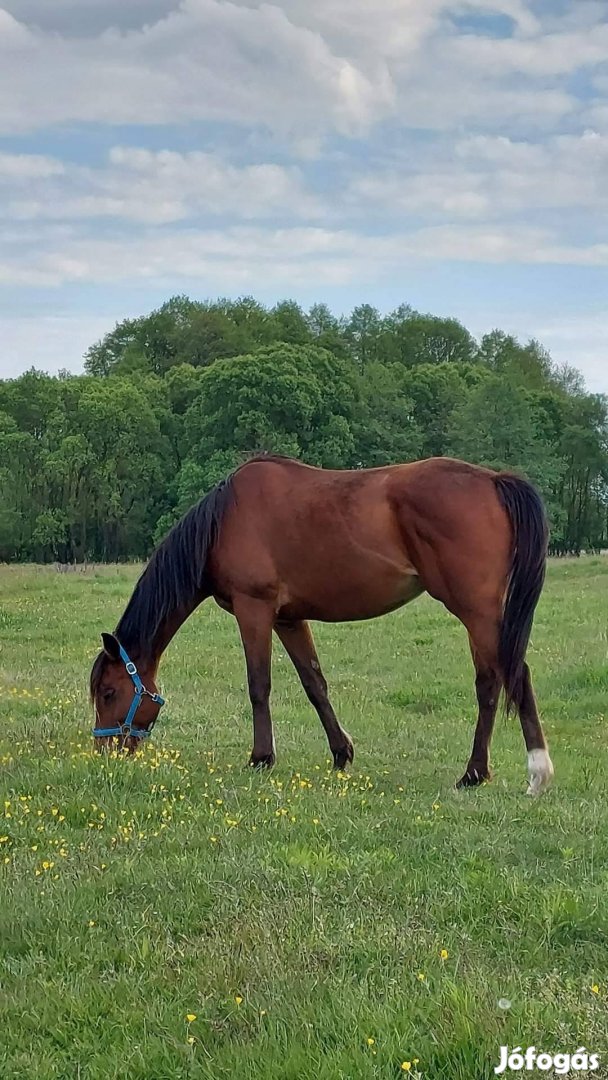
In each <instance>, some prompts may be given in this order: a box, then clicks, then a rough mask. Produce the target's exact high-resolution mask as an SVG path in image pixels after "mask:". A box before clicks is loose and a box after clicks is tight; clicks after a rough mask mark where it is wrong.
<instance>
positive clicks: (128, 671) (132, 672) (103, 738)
mask: <svg viewBox="0 0 608 1080" xmlns="http://www.w3.org/2000/svg"><path fill="white" fill-rule="evenodd" d="M101 639H102V642H103V649H102V651H101V652H100V653H99V655H98V657H97V659H96V660H95V663H94V664H93V670H92V671H91V700H92V702H93V706H94V708H95V727H94V728H93V735H94V737H95V745H96V747H97V749H98V750H105V749H107V750H109V749H112V748H113V747H115V746H116V745H117V746H118V748H119V749H122V750H128V751H129V752H130V753H133V752H134V751H135V750H137V749H138V747H140V746H141V745H142V743H143V740H144V738H145V737H146V736H147V735H149V734H150V732H151V730H152V728H153V727H154V724H155V723H156V720H157V718H158V714H159V712H160V710H161V707H162V706H163V705H164V700H163V698H162V697H161V696H160V694H159V693H158V690H157V687H156V684H155V681H154V676H155V667H154V666H153V665H151V664H149V663H144V662H142V663H141V666H140V667H139V669H138V667H136V665H135V664H134V663H133V661H132V660H131V658H130V657H129V655H128V654H127V652H126V651H125V649H124V648H123V647H122V645H121V644H120V642H119V641H118V640H117V638H115V637H114V635H113V634H102V635H101ZM114 740H118V742H117V743H115V741H114Z"/></svg>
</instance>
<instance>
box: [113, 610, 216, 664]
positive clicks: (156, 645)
mask: <svg viewBox="0 0 608 1080" xmlns="http://www.w3.org/2000/svg"><path fill="white" fill-rule="evenodd" d="M202 599H204V597H203V598H202ZM199 602H200V601H199ZM197 607H198V603H196V604H193V605H192V607H191V608H190V609H187V608H177V609H176V610H175V611H172V612H171V614H170V615H167V617H166V618H165V619H164V620H163V621H162V622H161V624H160V626H159V627H158V629H157V631H156V633H155V635H154V638H153V639H152V640H151V639H150V638H146V636H145V634H142V635H141V640H140V641H139V642H134V643H133V644H132V645H131V646H130V643H127V644H126V646H125V647H126V649H127V652H129V651H131V652H132V659H133V660H135V662H136V663H137V664H138V665H145V666H146V667H147V668H148V669H149V670H150V671H151V672H152V673H154V674H155V673H156V670H157V668H158V665H159V663H160V661H161V658H162V655H163V653H164V651H165V649H166V648H167V646H168V645H169V643H170V642H171V641H172V640H173V638H174V637H175V635H176V634H177V631H178V630H179V629H180V627H181V626H183V624H184V623H185V621H186V619H188V618H189V617H190V615H191V614H192V612H193V611H194V610H195V608H197ZM116 633H117V636H118V639H119V641H120V640H121V635H120V625H119V626H118V628H117V631H116ZM123 644H124V642H123ZM129 646H130V648H129Z"/></svg>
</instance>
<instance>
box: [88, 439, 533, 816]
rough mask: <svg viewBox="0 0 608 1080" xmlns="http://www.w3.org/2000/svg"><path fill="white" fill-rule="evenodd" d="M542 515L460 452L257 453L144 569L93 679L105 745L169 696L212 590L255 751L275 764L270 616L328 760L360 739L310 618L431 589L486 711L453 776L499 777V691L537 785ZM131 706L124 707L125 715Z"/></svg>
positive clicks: (133, 736)
mask: <svg viewBox="0 0 608 1080" xmlns="http://www.w3.org/2000/svg"><path fill="white" fill-rule="evenodd" d="M547 546H548V528H547V520H546V515H545V511H544V507H543V503H542V500H541V497H540V495H539V494H538V492H537V491H536V489H535V488H534V487H533V486H532V484H530V483H529V482H528V481H527V480H526V479H524V478H523V477H520V476H518V475H516V474H514V473H509V472H497V471H493V470H491V469H487V468H484V467H481V466H477V465H471V464H468V463H467V462H464V461H459V460H456V459H453V458H427V459H425V460H422V461H415V462H410V463H407V464H401V465H390V466H386V467H380V468H371V469H353V470H333V469H321V468H316V467H313V466H311V465H306V464H303V463H302V462H299V461H295V460H292V459H290V458H283V457H280V456H274V455H263V456H258V457H255V458H252V459H249V460H248V461H246V462H245V463H244V464H242V465H240V466H239V467H238V468H237V469H236V470H235V471H234V472H233V473H232V474H231V475H230V476H229V477H228V478H227V479H225V480H223V481H222V482H221V483H219V484H218V485H217V486H216V487H215V488H213V490H212V491H210V492H209V494H207V495H206V496H205V497H204V498H203V499H201V501H200V502H199V503H198V504H197V505H196V506H194V507H192V509H190V510H189V511H188V512H187V513H186V514H185V515H184V517H183V518H182V519H181V520H180V521H179V522H178V523H177V524H176V525H175V526H174V527H173V528H172V529H171V531H170V532H169V534H168V535H167V536H166V538H165V539H164V541H163V542H162V543H161V544H160V546H159V547H158V548H157V549H156V551H155V552H154V554H153V555H152V557H151V559H150V561H149V562H148V564H147V566H146V567H145V569H144V571H143V573H142V574H141V576H140V578H139V580H138V582H137V584H136V586H135V588H134V591H133V593H132V595H131V598H130V600H129V602H128V604H127V607H126V608H125V610H124V613H123V615H122V617H121V619H120V621H119V623H118V625H117V627H116V629H115V631H114V633H113V634H108V633H103V634H102V643H103V649H102V651H101V652H100V653H99V655H98V656H97V658H96V660H95V662H94V664H93V669H92V672H91V679H90V693H91V699H92V702H93V704H94V707H95V713H96V726H95V727H94V729H93V734H94V736H95V745H96V747H97V749H107V748H108V746H116V740H118V744H119V746H120V748H122V749H125V750H127V751H133V750H134V749H136V748H137V746H138V745H139V744H140V742H141V740H142V739H143V738H144V737H145V736H146V735H148V734H149V733H150V731H151V730H152V727H153V725H154V723H155V721H156V719H157V717H158V713H159V710H160V708H161V705H162V703H163V699H162V698H161V697H160V695H159V694H158V690H157V685H156V679H157V671H158V665H159V661H160V659H161V656H162V654H163V653H164V651H165V649H166V648H167V646H168V644H169V642H170V641H171V639H172V638H173V636H174V634H175V633H176V632H177V631H178V629H179V628H180V626H181V625H182V624H183V622H184V621H185V620H186V619H187V618H188V617H189V616H190V615H191V614H192V612H193V611H194V610H195V608H197V607H198V605H199V604H200V603H201V602H202V601H203V600H206V599H207V598H208V597H213V598H214V600H215V601H216V603H217V604H219V606H220V607H221V608H223V609H224V610H225V611H228V612H230V614H232V615H234V617H235V619H236V621H237V624H238V629H239V631H240V636H241V641H242V646H243V650H244V654H245V661H246V669H247V682H248V687H249V697H250V700H251V707H252V712H253V749H252V751H251V756H250V759H249V762H250V764H251V765H254V766H258V767H261V766H272V765H273V764H274V762H275V740H274V734H273V724H272V718H271V713H270V708H269V697H270V688H271V652H272V635H273V631H274V632H275V633H276V635H277V637H278V638H279V639H280V641H281V642H282V644H283V645H284V647H285V649H286V651H287V653H288V655H289V657H290V658H291V660H292V662H293V664H294V667H295V669H296V671H297V673H298V675H299V678H300V681H301V683H302V686H303V688H304V691H305V692H306V694H307V696H308V698H309V700H310V701H311V703H312V705H313V706H314V708H315V709H316V712H317V713H318V716H319V719H320V720H321V723H322V725H323V727H324V729H325V733H326V735H327V740H328V742H329V747H330V750H331V753H332V755H333V761H334V766H335V767H336V768H337V769H344V768H346V767H347V765H348V764H349V763H351V762H352V761H353V756H354V749H353V743H352V740H351V737H350V735H349V734H348V732H346V731H345V730H344V728H343V727H342V726H341V724H340V722H339V720H338V718H337V716H336V714H335V712H334V709H333V707H332V705H331V703H330V700H329V697H328V689H327V683H326V681H325V678H324V676H323V673H322V670H321V665H320V662H319V658H318V656H317V652H316V649H315V644H314V641H313V637H312V633H311V630H310V626H309V620H319V621H324V622H346V621H352V620H359V619H373V618H376V617H378V616H380V615H385V614H387V613H388V612H391V611H394V610H395V609H397V608H400V607H402V606H403V605H404V604H407V603H409V602H410V601H411V600H414V598H415V597H417V596H419V595H420V594H421V593H423V592H425V591H426V592H427V593H429V594H430V596H432V597H434V599H436V600H438V601H440V602H441V603H442V604H444V605H445V607H446V608H447V609H448V611H450V612H451V613H452V614H453V615H455V616H456V617H457V618H458V619H459V620H460V621H461V622H462V623H463V625H464V627H465V629H466V631H467V633H468V636H469V643H470V648H471V654H472V659H473V665H474V669H475V689H476V694H477V702H478V718H477V726H476V729H475V735H474V740H473V747H472V751H471V755H470V759H469V762H468V764H467V767H466V770H465V772H464V775H463V776H462V777H461V778H460V780H459V781H458V784H457V786H458V787H474V786H475V785H478V784H481V783H483V782H484V781H488V780H490V779H491V772H490V741H491V737H492V731H493V727H494V721H495V717H496V712H497V706H498V702H499V699H500V694H501V690H504V694H505V698H506V706H507V712H509V711H511V710H516V711H517V712H518V714H519V718H520V722H521V727H522V732H523V736H524V740H525V744H526V748H527V763H528V781H529V786H528V793H529V794H531V795H536V794H539V793H540V792H541V791H542V790H543V789H544V788H545V787H546V786H547V785H548V784H549V782H550V780H551V778H552V776H553V765H552V762H551V758H550V756H549V751H548V748H547V743H546V740H545V736H544V733H543V729H542V726H541V722H540V719H539V715H538V710H537V706H536V701H535V696H534V691H533V688H532V681H531V677H530V670H529V667H528V665H527V663H526V659H525V658H526V650H527V646H528V641H529V638H530V632H531V629H532V623H533V618H534V611H535V608H536V605H537V602H538V599H539V597H540V594H541V590H542V587H543V583H544V577H545V568H546V559H547ZM125 718H126V719H125Z"/></svg>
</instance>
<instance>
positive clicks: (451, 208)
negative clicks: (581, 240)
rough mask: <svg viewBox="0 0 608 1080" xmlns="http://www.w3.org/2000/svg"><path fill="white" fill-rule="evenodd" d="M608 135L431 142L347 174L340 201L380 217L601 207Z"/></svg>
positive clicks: (606, 187) (607, 199)
mask: <svg viewBox="0 0 608 1080" xmlns="http://www.w3.org/2000/svg"><path fill="white" fill-rule="evenodd" d="M607 177H608V135H603V134H600V133H598V132H596V131H585V132H583V133H582V134H580V135H578V134H577V135H557V136H553V137H552V138H547V139H544V140H542V141H539V142H530V141H521V140H519V141H518V140H513V139H509V138H507V137H506V136H494V135H492V136H490V135H476V136H471V137H469V138H465V139H461V140H459V141H456V142H455V143H452V142H450V143H448V144H447V145H445V146H444V147H443V150H442V152H440V151H439V150H438V149H437V147H435V148H434V149H433V154H432V155H431V158H430V160H429V161H426V160H425V159H424V158H422V160H418V161H417V162H416V163H415V167H414V168H413V167H412V163H411V161H408V160H401V161H398V162H396V163H395V164H393V165H391V166H390V167H389V168H380V167H376V168H375V169H372V170H370V171H369V172H367V173H366V174H365V175H363V176H359V177H357V178H356V179H355V180H353V181H352V183H351V185H350V187H349V192H348V200H349V202H350V203H351V204H352V205H353V206H357V205H364V206H366V207H367V210H368V212H370V211H371V212H374V211H375V210H377V209H378V208H382V212H383V214H384V215H385V216H388V215H389V214H390V213H391V212H395V213H399V214H401V215H403V214H405V215H410V216H411V215H412V214H422V215H426V216H428V215H430V216H435V217H440V218H444V219H445V218H451V219H452V220H458V219H462V218H467V219H468V218H470V219H476V220H486V221H490V220H497V219H498V220H500V219H504V218H505V217H509V218H513V217H514V216H517V215H519V216H520V217H522V216H525V215H529V214H530V213H532V212H536V211H538V210H539V209H542V210H543V211H551V210H557V209H566V208H567V209H569V210H571V211H576V212H587V213H589V212H592V213H594V214H596V215H597V214H599V215H601V217H600V218H599V220H597V219H596V220H595V222H594V228H595V230H596V231H597V227H598V224H600V226H601V225H602V223H603V231H604V234H606V227H607V226H608V222H607V221H606V216H605V215H606V211H607V210H608V182H607Z"/></svg>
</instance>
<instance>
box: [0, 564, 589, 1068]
mask: <svg viewBox="0 0 608 1080" xmlns="http://www.w3.org/2000/svg"><path fill="white" fill-rule="evenodd" d="M135 574H136V570H135V569H134V568H130V567H107V568H104V569H98V570H94V571H89V572H88V573H86V574H85V573H83V574H80V573H74V574H58V573H56V572H55V571H54V570H52V569H44V568H38V567H27V568H18V567H14V568H6V567H5V568H0V716H1V720H2V723H1V727H0V768H1V773H0V776H1V786H2V789H3V791H2V793H1V794H0V1076H1V1077H2V1080H24V1078H30V1077H36V1078H40V1080H68V1078H74V1080H76V1078H82V1080H113V1078H128V1080H182V1078H183V1080H185V1078H200V1080H203V1078H205V1080H221V1078H230V1080H232V1078H235V1077H239V1078H246V1080H292V1078H293V1080H295V1078H296V1077H297V1078H298V1080H319V1078H323V1080H330V1078H331V1080H339V1078H353V1077H355V1078H366V1080H367V1078H369V1080H372V1078H380V1077H382V1078H391V1077H397V1076H403V1075H404V1074H405V1073H409V1075H410V1076H415V1075H419V1076H423V1077H425V1078H426V1077H428V1078H433V1080H434V1078H446V1080H480V1078H486V1077H488V1078H489V1077H491V1076H493V1075H494V1073H493V1067H494V1065H495V1064H496V1063H497V1062H498V1060H499V1047H500V1045H501V1044H509V1045H510V1046H523V1047H526V1046H528V1045H532V1044H534V1045H536V1046H537V1047H542V1048H543V1049H545V1050H548V1051H549V1052H552V1053H557V1052H558V1051H565V1052H570V1053H574V1052H575V1051H576V1049H577V1048H578V1047H580V1046H581V1045H585V1046H586V1047H587V1049H588V1050H591V1051H595V1052H598V1053H600V1054H602V1052H603V1051H604V1050H606V1013H607V1005H608V970H607V966H608V961H607V957H608V948H607V947H608V904H607V903H606V893H607V888H608V799H607V779H606V778H607V775H608V770H607V766H608V743H607V740H606V722H605V715H604V713H605V709H606V702H607V693H608V662H607V650H608V646H607V635H606V610H607V606H608V560H606V559H601V558H595V559H591V558H590V559H581V560H573V561H561V562H558V563H554V564H553V565H552V566H551V567H550V573H549V579H548V584H547V588H546V591H545V594H544V597H543V599H542V601H541V605H540V608H539V612H538V616H537V622H536V628H535V635H534V643H533V648H532V649H531V653H530V660H531V664H532V668H533V673H534V675H535V682H536V687H537V691H538V695H539V699H540V704H541V709H542V713H543V716H544V721H545V727H546V730H547V734H548V738H549V742H550V746H551V750H552V755H553V759H554V763H555V767H556V780H555V785H554V787H553V789H552V790H551V791H550V792H549V793H547V794H546V795H544V796H543V797H542V798H541V799H539V800H537V801H533V800H530V799H527V798H526V796H525V795H524V792H525V787H526V782H525V781H526V777H525V753H524V747H523V740H522V737H521V732H520V730H519V725H518V724H517V722H516V721H515V720H513V719H512V720H509V721H508V722H507V721H505V720H504V719H501V720H499V722H498V724H497V731H496V735H495V739H494V755H493V757H494V768H495V781H494V783H493V784H491V785H489V786H485V787H483V788H481V789H478V790H475V791H468V792H456V791H455V790H454V789H453V783H454V781H455V780H456V779H457V777H458V776H459V775H460V774H461V773H462V770H463V767H464V765H465V763H466V760H467V757H468V753H469V749H470V743H471V739H472V734H473V723H474V696H473V680H472V668H471V665H470V660H469V656H468V650H467V643H466V635H465V633H464V631H463V629H462V627H461V626H460V625H459V624H458V623H456V621H455V620H453V619H452V618H451V617H450V616H448V615H447V614H446V613H445V612H444V611H443V609H442V608H440V607H439V606H438V605H436V604H434V603H433V602H432V601H430V600H429V599H427V598H422V599H420V600H418V601H416V602H415V603H414V604H412V605H411V606H410V607H408V608H407V609H405V610H404V611H402V612H399V613H397V614H395V615H392V616H389V617H387V618H385V619H383V620H379V621H377V622H374V623H369V624H359V625H343V626H320V627H317V628H316V636H317V641H318V645H319V651H320V655H321V658H322V661H323V665H324V669H325V673H326V675H327V678H328V681H329V683H330V688H331V691H332V697H333V700H334V703H335V705H336V707H337V709H338V711H339V713H340V715H341V717H342V719H343V721H344V723H345V726H346V727H347V728H348V730H349V731H350V732H351V734H352V735H353V737H354V739H355V744H356V750H357V757H356V761H355V766H354V768H353V770H352V772H351V775H350V777H349V778H346V777H345V776H342V775H338V776H336V775H334V774H333V773H332V772H331V770H330V768H329V755H328V751H327V746H326V744H325V742H324V736H323V733H322V730H321V726H320V724H319V723H318V721H317V719H316V716H315V715H314V714H313V713H312V710H311V708H310V706H309V704H308V702H307V701H306V699H305V697H304V694H303V692H302V690H301V689H300V686H299V684H298V682H297V679H296V676H295V673H294V672H293V670H292V669H291V666H290V664H289V662H288V660H287V658H286V657H285V656H284V655H283V654H282V650H281V647H280V646H279V645H278V644H277V646H276V648H275V662H274V688H273V702H274V716H275V722H276V734H277V744H278V753H279V764H278V765H277V766H276V768H275V769H274V770H273V772H272V773H270V774H258V773H255V772H251V771H250V770H246V769H244V768H243V765H244V762H245V761H246V758H247V755H248V751H249V747H250V716H249V707H248V703H247V700H246V696H245V692H244V686H243V684H244V675H243V659H242V654H241V648H240V645H239V643H238V639H237V632H236V626H235V624H234V623H233V621H232V620H231V619H230V618H229V617H228V616H226V615H223V614H222V613H221V612H219V611H218V610H217V609H215V608H214V607H213V606H212V605H211V604H209V605H205V606H204V607H203V608H201V610H200V611H199V612H198V613H197V614H196V615H195V616H194V617H193V618H192V619H191V620H190V621H189V623H187V624H186V626H185V627H184V629H183V630H182V631H181V633H180V634H179V636H178V637H177V638H176V640H175V642H174V643H173V645H172V646H171V648H170V650H169V651H168V653H167V656H166V658H165V661H164V663H163V667H162V668H161V675H162V678H161V682H162V687H163V692H164V693H165V694H166V696H167V698H168V704H167V706H166V708H165V710H163V715H162V719H161V722H160V724H159V726H158V727H157V730H156V731H155V734H154V738H153V741H152V743H151V745H150V746H149V747H147V748H146V750H145V751H144V752H143V753H142V754H141V755H140V756H138V757H136V758H135V759H130V760H123V759H117V758H116V756H114V757H113V758H107V759H105V760H104V759H102V758H101V757H100V756H98V755H97V754H94V753H93V752H92V750H91V741H90V738H89V734H88V732H89V728H90V723H91V716H90V710H89V705H88V702H87V696H86V683H87V678H88V673H89V668H90V664H91V661H92V658H93V655H94V653H95V651H96V648H97V643H98V640H99V632H100V631H101V630H103V629H106V630H108V629H111V628H112V627H113V626H114V624H115V623H116V621H117V618H118V615H119V614H120V612H121V610H122V607H123V605H124V603H125V601H126V599H127V597H128V595H129V593H130V590H131V588H132V585H133V582H134V580H135ZM192 1016H195V1017H196V1019H190V1020H188V1019H187V1017H192ZM604 1061H605V1063H606V1065H608V1053H606V1054H605V1056H604ZM408 1063H409V1064H410V1068H409V1069H408V1068H407V1067H406V1066H407V1065H408ZM605 1067H606V1066H602V1068H605ZM595 1075H597V1076H601V1075H604V1076H606V1075H607V1074H606V1072H602V1071H601V1070H600V1072H597V1073H596V1074H595Z"/></svg>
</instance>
